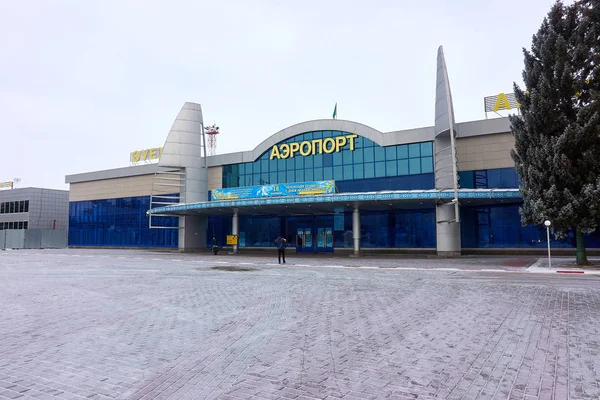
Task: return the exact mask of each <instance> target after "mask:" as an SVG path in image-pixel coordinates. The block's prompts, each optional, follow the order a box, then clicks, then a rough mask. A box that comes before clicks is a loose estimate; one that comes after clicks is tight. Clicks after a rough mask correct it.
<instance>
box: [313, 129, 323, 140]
mask: <svg viewBox="0 0 600 400" xmlns="http://www.w3.org/2000/svg"><path fill="white" fill-rule="evenodd" d="M313 139H314V140H317V139H323V131H316V132H313Z"/></svg>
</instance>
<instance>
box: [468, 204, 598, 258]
mask: <svg viewBox="0 0 600 400" xmlns="http://www.w3.org/2000/svg"><path fill="white" fill-rule="evenodd" d="M460 213H461V219H462V223H461V240H462V246H463V248H545V247H547V245H548V244H547V241H546V228H545V227H543V226H535V225H529V226H526V227H522V226H521V216H520V215H519V205H495V206H483V207H465V206H463V207H461V211H460ZM585 240H586V246H587V247H590V248H600V231H598V230H596V232H594V233H592V234H589V235H586V237H585ZM550 244H551V246H552V247H553V248H557V247H561V248H572V247H575V237H574V235H573V232H570V233H569V237H567V238H566V239H561V240H557V239H555V238H554V236H551V239H550Z"/></svg>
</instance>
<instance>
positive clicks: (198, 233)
mask: <svg viewBox="0 0 600 400" xmlns="http://www.w3.org/2000/svg"><path fill="white" fill-rule="evenodd" d="M179 228H180V229H179V251H180V252H194V251H201V250H203V249H205V248H206V229H207V228H208V219H207V218H206V217H204V216H194V215H186V216H185V217H179Z"/></svg>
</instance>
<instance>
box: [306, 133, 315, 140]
mask: <svg viewBox="0 0 600 400" xmlns="http://www.w3.org/2000/svg"><path fill="white" fill-rule="evenodd" d="M312 139H313V133H312V132H307V133H305V134H304V140H307V141H308V140H312Z"/></svg>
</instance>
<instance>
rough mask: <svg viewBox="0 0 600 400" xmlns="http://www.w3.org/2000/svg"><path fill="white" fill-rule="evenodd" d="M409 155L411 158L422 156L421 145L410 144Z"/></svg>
mask: <svg viewBox="0 0 600 400" xmlns="http://www.w3.org/2000/svg"><path fill="white" fill-rule="evenodd" d="M408 156H409V157H410V158H414V157H421V145H419V143H413V144H409V145H408Z"/></svg>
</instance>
